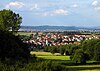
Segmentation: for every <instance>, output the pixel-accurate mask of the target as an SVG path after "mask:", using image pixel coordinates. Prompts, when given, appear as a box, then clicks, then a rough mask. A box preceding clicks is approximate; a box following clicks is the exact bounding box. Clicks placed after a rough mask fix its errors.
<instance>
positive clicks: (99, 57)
mask: <svg viewBox="0 0 100 71" xmlns="http://www.w3.org/2000/svg"><path fill="white" fill-rule="evenodd" d="M94 59H95V60H96V61H100V42H98V43H97V44H96V45H95V48H94Z"/></svg>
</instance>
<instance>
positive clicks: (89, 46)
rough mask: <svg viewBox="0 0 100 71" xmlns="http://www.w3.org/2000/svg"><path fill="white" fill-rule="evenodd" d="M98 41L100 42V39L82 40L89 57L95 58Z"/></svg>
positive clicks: (83, 47)
mask: <svg viewBox="0 0 100 71" xmlns="http://www.w3.org/2000/svg"><path fill="white" fill-rule="evenodd" d="M98 42H100V40H99V39H92V40H86V41H83V42H82V45H81V48H82V50H83V51H84V52H86V53H87V54H88V55H89V59H93V58H94V48H95V45H96V44H97V43H98Z"/></svg>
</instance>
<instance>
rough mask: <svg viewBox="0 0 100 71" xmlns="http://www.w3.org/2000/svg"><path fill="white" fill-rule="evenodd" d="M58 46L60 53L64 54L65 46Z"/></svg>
mask: <svg viewBox="0 0 100 71" xmlns="http://www.w3.org/2000/svg"><path fill="white" fill-rule="evenodd" d="M59 48H60V54H61V55H64V53H65V50H66V48H65V46H60V47H59Z"/></svg>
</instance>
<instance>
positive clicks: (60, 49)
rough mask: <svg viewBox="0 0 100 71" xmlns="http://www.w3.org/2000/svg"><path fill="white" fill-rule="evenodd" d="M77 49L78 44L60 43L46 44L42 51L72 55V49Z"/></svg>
mask: <svg viewBox="0 0 100 71" xmlns="http://www.w3.org/2000/svg"><path fill="white" fill-rule="evenodd" d="M76 49H78V45H74V44H71V45H61V46H47V47H46V48H45V49H44V51H46V52H51V53H52V54H54V53H60V54H61V55H64V54H65V55H72V54H73V53H74V51H75V50H76Z"/></svg>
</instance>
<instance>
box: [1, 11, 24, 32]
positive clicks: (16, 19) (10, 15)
mask: <svg viewBox="0 0 100 71" xmlns="http://www.w3.org/2000/svg"><path fill="white" fill-rule="evenodd" d="M21 23H22V17H21V16H20V15H19V14H16V13H14V12H13V11H11V10H5V9H4V10H1V11H0V30H4V31H12V32H17V31H18V29H19V28H20V24H21Z"/></svg>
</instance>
